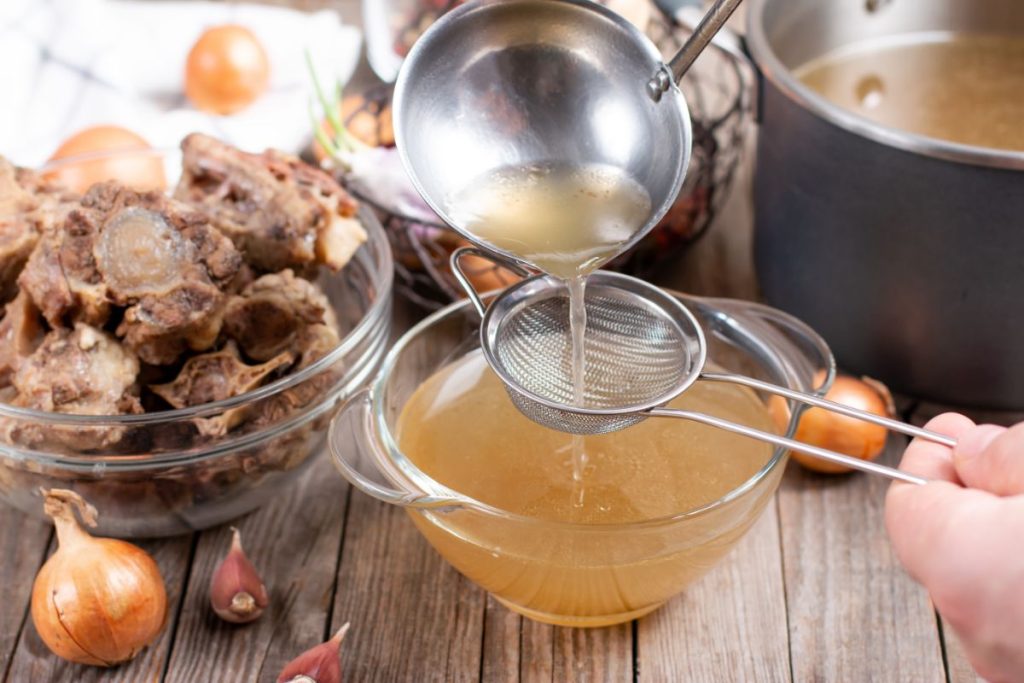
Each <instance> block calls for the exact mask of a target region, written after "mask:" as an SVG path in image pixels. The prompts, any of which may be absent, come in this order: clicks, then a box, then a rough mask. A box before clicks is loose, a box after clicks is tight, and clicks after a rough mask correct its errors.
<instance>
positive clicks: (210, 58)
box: [185, 24, 270, 115]
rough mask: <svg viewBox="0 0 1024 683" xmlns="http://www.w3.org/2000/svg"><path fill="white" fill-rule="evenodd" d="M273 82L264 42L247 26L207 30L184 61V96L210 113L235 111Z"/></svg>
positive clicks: (217, 27)
mask: <svg viewBox="0 0 1024 683" xmlns="http://www.w3.org/2000/svg"><path fill="white" fill-rule="evenodd" d="M269 84H270V60H269V58H268V57H267V52H266V50H264V49H263V45H262V43H260V41H259V39H258V38H256V36H255V35H253V33H252V31H250V30H249V29H247V28H245V27H244V26H235V25H232V24H226V25H224V26H214V27H213V28H210V29H207V30H206V31H205V32H204V33H203V34H202V35H201V36H199V39H198V40H197V41H196V42H195V45H193V46H192V49H191V50H190V51H189V53H188V59H187V61H186V63H185V95H186V96H187V97H188V99H189V100H191V102H192V104H194V105H195V106H196V108H197V109H200V110H202V111H205V112H209V113H211V114H222V115H227V114H234V113H235V112H238V111H241V110H242V109H245V108H246V107H248V106H249V105H250V104H252V103H253V102H255V101H256V100H257V99H258V98H259V96H260V95H262V94H263V93H264V92H265V91H266V89H267V87H268V85H269Z"/></svg>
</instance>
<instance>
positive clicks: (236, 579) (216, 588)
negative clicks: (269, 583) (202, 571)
mask: <svg viewBox="0 0 1024 683" xmlns="http://www.w3.org/2000/svg"><path fill="white" fill-rule="evenodd" d="M231 533H232V537H231V548H230V550H228V554H227V555H226V556H225V557H224V559H223V560H221V563H220V564H219V565H217V569H215V570H214V572H213V576H212V577H211V579H210V605H211V606H212V607H213V611H214V612H216V613H217V616H218V617H220V618H221V619H223V620H224V621H228V622H231V623H232V624H247V623H249V622H250V621H255V620H256V619H258V618H259V616H260V615H261V614H263V610H264V609H266V607H267V605H269V604H270V598H269V597H268V595H267V588H266V586H264V585H263V581H262V580H261V579H260V577H259V574H257V573H256V568H255V567H253V566H252V562H250V561H249V558H248V557H246V555H245V551H244V550H242V535H241V534H240V533H239V531H238V529H236V528H235V527H231Z"/></svg>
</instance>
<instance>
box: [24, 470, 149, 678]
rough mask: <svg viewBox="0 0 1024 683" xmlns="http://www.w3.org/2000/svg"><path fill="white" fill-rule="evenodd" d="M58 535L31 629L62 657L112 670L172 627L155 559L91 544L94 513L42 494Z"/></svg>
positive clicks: (79, 502) (99, 541) (73, 497)
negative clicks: (168, 624)
mask: <svg viewBox="0 0 1024 683" xmlns="http://www.w3.org/2000/svg"><path fill="white" fill-rule="evenodd" d="M43 496H44V498H45V503H44V509H45V512H46V514H47V515H48V516H49V517H50V518H51V519H53V523H54V525H55V526H56V528H57V541H58V547H57V551H56V552H55V553H54V554H53V555H52V556H51V557H50V559H48V560H47V561H46V564H44V565H43V567H42V569H40V570H39V573H38V574H37V575H36V580H35V584H34V585H33V586H32V622H33V623H34V624H35V626H36V630H37V631H38V632H39V635H40V637H41V638H42V639H43V642H44V643H46V645H47V647H49V648H50V650H52V651H53V653H54V654H56V655H57V656H59V657H63V658H64V659H67V660H69V661H72V662H78V663H80V664H93V665H96V666H113V665H115V664H118V663H120V662H125V661H127V660H129V659H131V658H133V657H134V656H135V655H136V654H138V653H139V651H140V650H142V649H143V648H144V647H146V646H147V645H149V644H150V643H152V642H153V641H154V640H156V637H157V636H158V635H160V631H161V630H163V627H164V623H165V622H166V620H167V592H166V590H165V589H164V582H163V579H162V578H161V576H160V570H159V569H158V568H157V565H156V562H154V561H153V558H152V557H150V556H149V554H147V553H146V551H144V550H142V549H141V548H139V547H138V546H134V545H132V544H131V543H127V542H125V541H119V540H116V539H113V538H94V537H93V536H91V535H90V534H89V533H88V532H86V531H85V530H84V529H82V527H81V526H80V525H79V523H78V520H76V519H75V513H74V511H75V509H77V510H78V513H79V514H80V515H81V517H82V521H83V522H85V523H86V524H87V525H89V526H96V509H95V508H94V507H92V506H91V505H89V504H88V503H86V502H85V501H84V500H83V499H82V497H81V496H79V495H78V494H77V493H75V492H74V491H66V490H63V489H52V490H49V491H45V490H44V491H43Z"/></svg>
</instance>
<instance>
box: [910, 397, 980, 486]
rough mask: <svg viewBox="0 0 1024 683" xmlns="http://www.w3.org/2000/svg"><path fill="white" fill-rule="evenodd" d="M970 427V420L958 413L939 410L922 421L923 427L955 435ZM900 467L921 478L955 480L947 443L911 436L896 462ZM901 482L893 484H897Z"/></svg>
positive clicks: (959, 434) (947, 434)
mask: <svg viewBox="0 0 1024 683" xmlns="http://www.w3.org/2000/svg"><path fill="white" fill-rule="evenodd" d="M973 428H974V422H973V421H972V420H971V419H970V418H969V417H966V416H964V415H961V414H959V413H943V414H941V415H938V416H936V417H934V418H932V419H931V420H929V421H928V423H927V424H926V425H925V429H929V430H931V431H933V432H937V433H939V434H943V435H945V436H950V437H952V438H954V439H959V438H960V436H961V435H962V434H965V433H967V432H968V431H970V430H971V429H973ZM900 469H902V470H904V471H906V472H910V473H911V474H916V475H918V476H920V477H924V478H925V479H937V480H941V481H951V482H957V481H959V480H958V477H957V475H956V468H955V467H954V466H953V454H952V451H951V449H949V448H948V447H947V446H943V445H941V444H937V443H934V442H932V441H926V440H925V439H914V440H913V441H911V442H910V445H909V446H907V450H906V452H905V453H904V454H903V460H902V461H901V463H900ZM899 485H901V484H894V486H899Z"/></svg>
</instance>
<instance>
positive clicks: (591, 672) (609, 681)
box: [552, 624, 633, 683]
mask: <svg viewBox="0 0 1024 683" xmlns="http://www.w3.org/2000/svg"><path fill="white" fill-rule="evenodd" d="M554 640H555V649H554V661H553V667H552V669H553V671H554V674H555V676H554V680H556V681H575V682H576V683H618V682H621V681H632V680H633V627H632V624H619V625H618V626H609V627H607V628H560V627H556V628H555V629H554Z"/></svg>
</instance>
